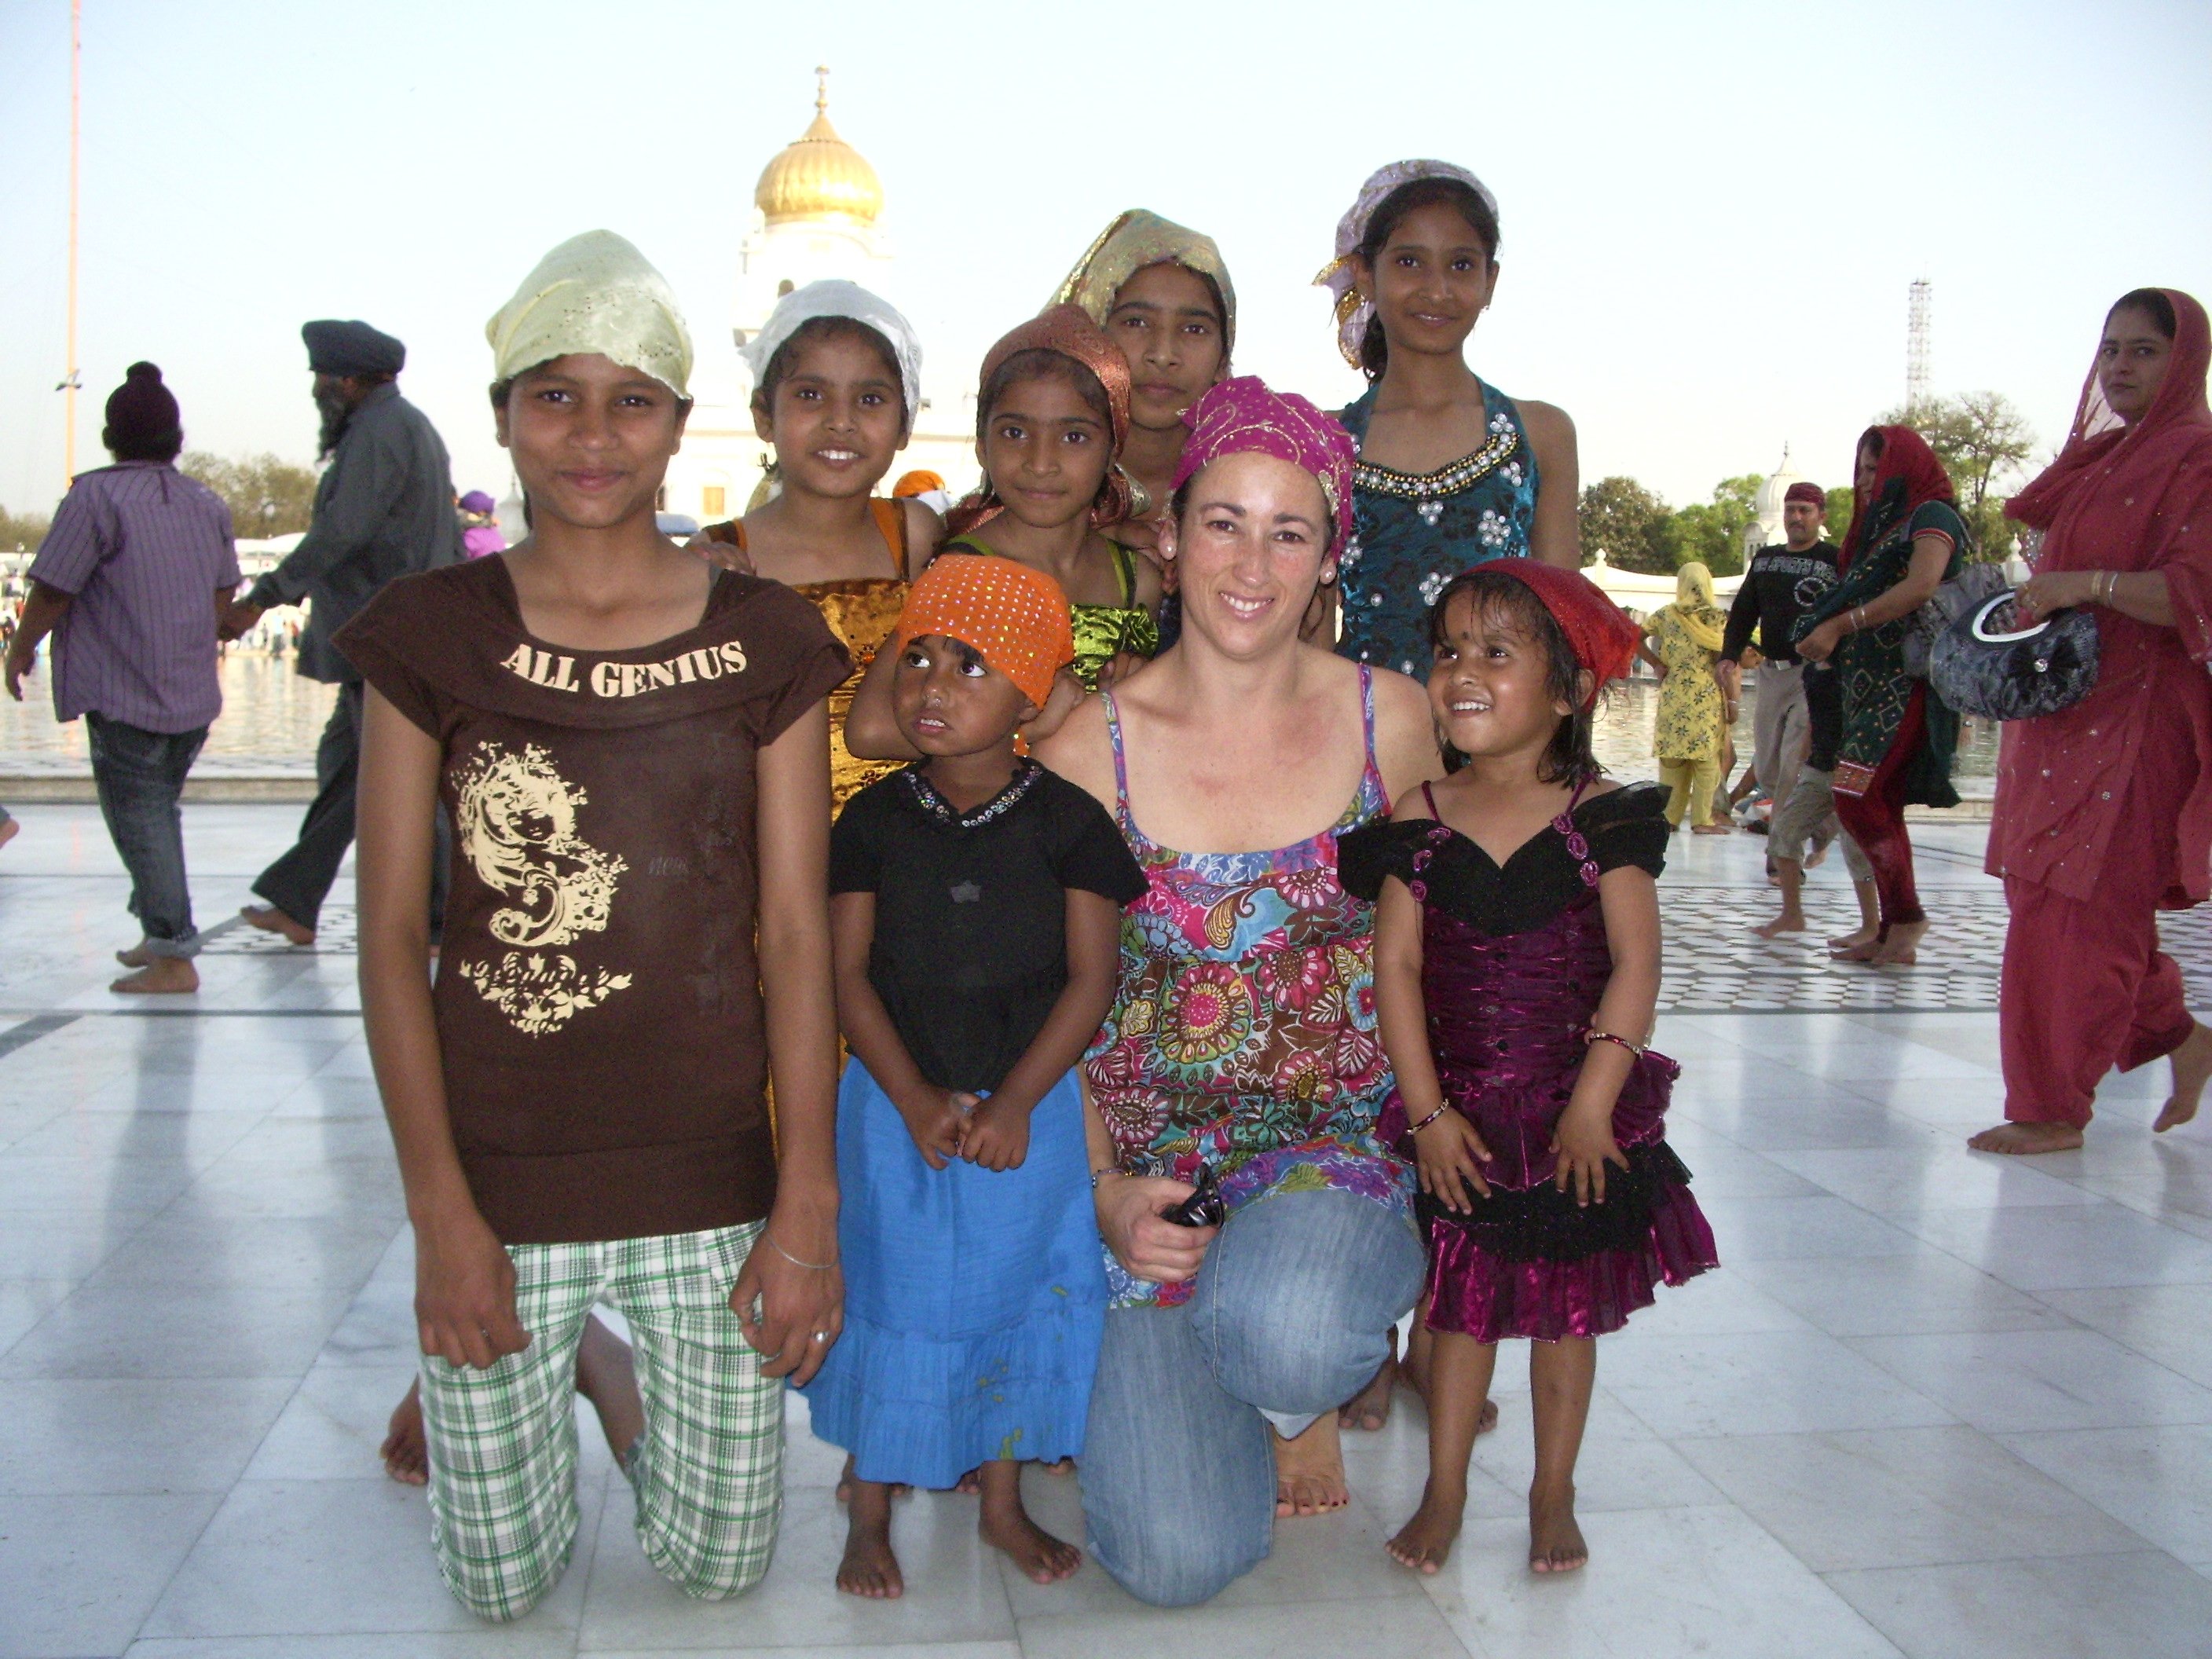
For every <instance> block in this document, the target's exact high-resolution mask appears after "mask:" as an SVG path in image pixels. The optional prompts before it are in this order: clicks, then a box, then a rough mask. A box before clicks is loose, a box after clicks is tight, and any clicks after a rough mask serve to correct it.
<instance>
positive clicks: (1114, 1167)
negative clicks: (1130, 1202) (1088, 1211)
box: [1091, 1164, 1121, 1193]
mask: <svg viewBox="0 0 2212 1659" xmlns="http://www.w3.org/2000/svg"><path fill="white" fill-rule="evenodd" d="M1119 1174H1121V1165H1120V1164H1107V1165H1106V1166H1105V1167H1104V1168H1103V1169H1097V1170H1092V1171H1091V1191H1092V1192H1094V1193H1095V1192H1097V1190H1098V1177H1099V1176H1109V1175H1119Z"/></svg>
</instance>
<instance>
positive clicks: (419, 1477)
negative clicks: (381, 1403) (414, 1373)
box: [376, 1377, 430, 1486]
mask: <svg viewBox="0 0 2212 1659" xmlns="http://www.w3.org/2000/svg"><path fill="white" fill-rule="evenodd" d="M390 1427H391V1432H390V1433H388V1434H386V1436H385V1437H384V1443H383V1445H381V1446H380V1447H378V1448H377V1454H376V1455H378V1456H380V1457H381V1458H382V1459H383V1460H384V1472H385V1473H386V1474H388V1475H390V1476H391V1477H392V1479H393V1480H397V1481H398V1482H399V1484H400V1485H401V1486H422V1485H423V1484H424V1483H425V1482H426V1481H428V1480H429V1478H430V1443H429V1440H428V1437H426V1436H425V1435H424V1434H423V1432H422V1379H421V1378H420V1377H417V1378H416V1380H415V1381H414V1382H412V1383H409V1384H408V1385H407V1398H405V1399H404V1400H403V1401H400V1402H399V1404H398V1407H396V1408H395V1409H394V1410H393V1412H392V1422H391V1425H390Z"/></svg>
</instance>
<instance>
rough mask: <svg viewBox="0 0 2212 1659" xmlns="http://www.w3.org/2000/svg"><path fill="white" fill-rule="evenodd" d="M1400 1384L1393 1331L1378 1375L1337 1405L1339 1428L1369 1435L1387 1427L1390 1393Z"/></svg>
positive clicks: (1395, 1339)
mask: <svg viewBox="0 0 2212 1659" xmlns="http://www.w3.org/2000/svg"><path fill="white" fill-rule="evenodd" d="M1397 1386H1398V1333H1397V1330H1396V1328H1395V1327H1394V1328H1392V1330H1391V1332H1390V1352H1389V1354H1387V1355H1386V1356H1385V1357H1384V1358H1383V1363H1382V1364H1380V1365H1378V1366H1376V1368H1375V1375H1374V1376H1371V1377H1370V1378H1369V1379H1368V1380H1367V1386H1366V1387H1365V1388H1364V1389H1361V1390H1360V1391H1359V1392H1358V1394H1355V1395H1352V1398H1351V1399H1349V1400H1347V1401H1345V1402H1344V1404H1343V1405H1341V1406H1340V1407H1337V1413H1336V1426H1337V1427H1339V1428H1340V1429H1364V1430H1365V1431H1367V1432H1369V1433H1370V1434H1373V1433H1376V1431H1380V1430H1382V1429H1384V1428H1387V1427H1389V1423H1390V1395H1392V1393H1393V1392H1394V1391H1395V1389H1397Z"/></svg>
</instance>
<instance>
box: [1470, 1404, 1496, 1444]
mask: <svg viewBox="0 0 2212 1659" xmlns="http://www.w3.org/2000/svg"><path fill="white" fill-rule="evenodd" d="M1497 1426H1498V1402H1497V1401H1495V1400H1486V1401H1483V1402H1482V1409H1481V1410H1480V1411H1479V1412H1477V1413H1475V1414H1474V1431H1475V1433H1476V1435H1477V1436H1481V1435H1486V1434H1488V1433H1489V1432H1490V1431H1492V1429H1494V1428H1496V1427H1497Z"/></svg>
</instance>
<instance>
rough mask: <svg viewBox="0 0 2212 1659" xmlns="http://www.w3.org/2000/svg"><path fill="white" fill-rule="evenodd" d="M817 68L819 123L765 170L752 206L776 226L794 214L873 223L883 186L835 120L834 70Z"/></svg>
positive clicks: (880, 205)
mask: <svg viewBox="0 0 2212 1659" xmlns="http://www.w3.org/2000/svg"><path fill="white" fill-rule="evenodd" d="M814 73H815V75H816V76H817V81H816V84H815V92H814V124H813V125H811V126H810V127H808V128H807V129H806V131H805V132H803V133H801V134H799V137H798V139H797V141H796V142H794V143H789V144H787V145H785V146H784V147H783V149H782V150H781V152H780V153H779V154H778V155H777V156H776V157H775V160H774V161H770V162H769V164H768V165H767V166H766V167H763V168H762V169H761V176H760V183H758V184H757V185H754V186H753V205H754V206H755V207H757V208H758V209H759V210H761V212H762V214H763V216H766V218H767V220H768V222H769V223H770V224H772V225H775V224H781V223H784V222H786V221H787V220H792V219H849V220H852V221H854V222H856V223H860V224H864V225H865V224H872V223H873V222H875V219H876V216H877V215H878V214H879V213H881V212H882V211H883V210H884V187H883V185H882V184H881V183H879V182H878V180H877V178H876V170H875V169H874V168H873V167H870V166H869V165H868V161H867V157H866V156H864V155H861V154H860V151H858V150H857V149H854V148H853V147H852V146H851V145H850V144H848V143H846V142H845V141H844V140H843V139H842V138H840V137H838V136H837V129H836V128H835V127H833V126H831V125H829V70H826V69H817V70H815V71H814Z"/></svg>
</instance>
